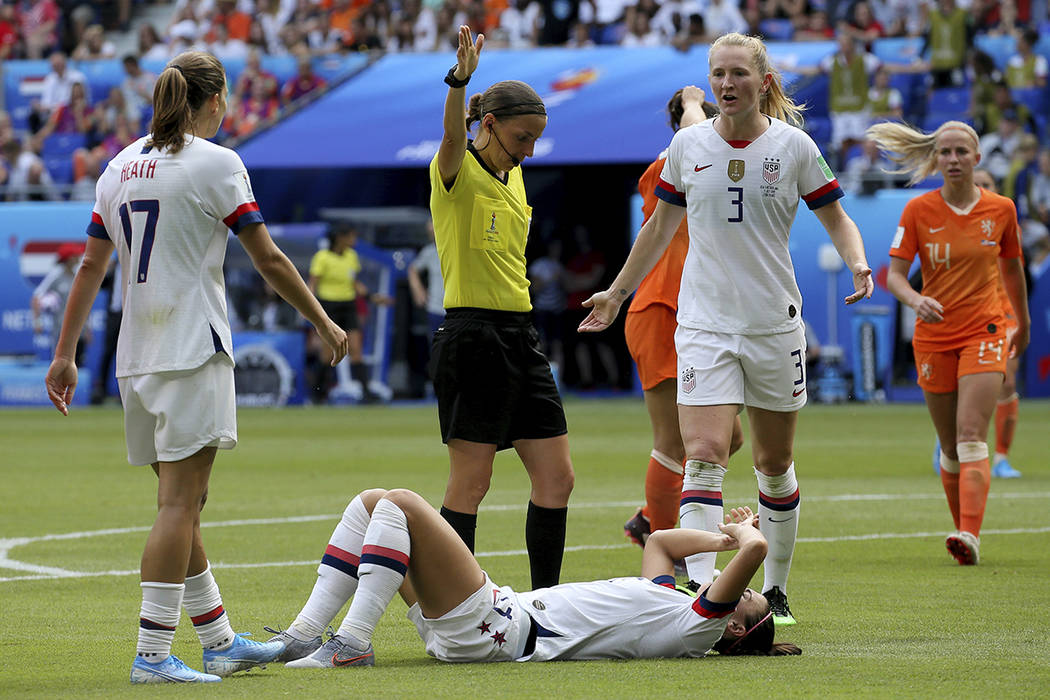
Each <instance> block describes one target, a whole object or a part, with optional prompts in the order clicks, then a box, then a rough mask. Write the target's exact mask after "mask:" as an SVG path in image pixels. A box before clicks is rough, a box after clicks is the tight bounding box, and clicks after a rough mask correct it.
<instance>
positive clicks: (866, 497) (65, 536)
mask: <svg viewBox="0 0 1050 700" xmlns="http://www.w3.org/2000/svg"><path fill="white" fill-rule="evenodd" d="M1047 497H1050V493H1048V492H1018V493H992V494H989V498H994V499H996V500H999V499H1004V500H1010V499H1031V498H1047ZM942 498H944V495H943V494H916V493H912V494H841V495H836V496H812V497H809V498H805V499H804V500H805V501H806V502H807V503H812V502H838V501H891V500H939V499H942ZM726 500H732V499H726ZM741 500H747V499H746V498H745V499H741ZM631 506H637V502H636V501H619V502H607V503H574V504H572V508H573V509H602V508H628V507H631ZM523 509H524V508H523V507H522V506H521V505H491V506H481V508H480V510H481V511H486V512H500V511H515V510H523ZM340 515H341V514H338V513H337V514H334V515H301V516H291V517H285V518H253V519H246V520H226V521H221V522H211V523H208V522H205V523H201V527H202V528H211V527H242V526H245V525H284V524H287V523H305V522H317V521H322V520H336V519H338V518H339V517H340ZM151 527H152V526H140V527H124V528H109V529H105V530H85V531H82V532H67V533H60V534H49V535H40V536H36V537H14V538H0V569H13V570H15V571H25V572H26V573H27V575H24V576H6V577H0V583H7V582H11V581H35V580H51V579H59V578H88V577H97V576H130V575H132V574H137V573H139V570H138V569H129V570H109V571H72V570H69V569H61V568H57V567H51V566H40V565H36V564H30V563H27V562H22V561H19V560H17V559H12V558H10V557H9V556H8V555H9V553H10V551H11V550H12V549H14V548H15V547H22V546H25V545H29V544H33V543H36V542H52V541H57V540H75V539H83V538H87V537H104V536H107V535H124V534H129V533H134V532H149V530H150V529H151ZM1044 532H1050V526H1047V527H1038V528H1013V529H1002V530H993V529H985V530H983V531H982V533H981V534H982V535H1019V534H1039V533H1044ZM943 535H944V533H943V532H898V533H893V532H876V533H869V534H863V535H839V536H835V537H800V538H798V543H799V544H804V543H832V542H858V541H866V540H884V539H916V538H922V537H940V536H943ZM633 546H635V545H633V544H612V545H609V544H606V545H574V546H569V547H566V548H565V551H566V552H579V551H594V550H602V549H622V548H627V547H633ZM527 553H528V552H527V551H526V550H524V549H512V550H504V551H495V552H478V553H477V556H478V557H510V556H523V555H526V554H527ZM315 564H317V560H316V559H313V560H307V561H279V562H258V563H241V564H226V563H222V562H215V563H213V566H214V567H215V568H216V569H258V568H267V567H287V566H312V565H315Z"/></svg>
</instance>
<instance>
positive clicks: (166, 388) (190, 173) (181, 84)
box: [46, 51, 347, 683]
mask: <svg viewBox="0 0 1050 700" xmlns="http://www.w3.org/2000/svg"><path fill="white" fill-rule="evenodd" d="M153 105H154V117H153V132H152V133H151V134H150V135H148V136H145V137H143V138H140V139H138V140H137V141H135V142H134V143H132V144H131V145H130V146H128V147H127V148H125V149H124V150H123V151H121V152H120V154H118V155H117V156H116V157H115V158H114V159H113V160H111V161H110V163H109V166H108V167H107V168H106V171H105V173H103V175H102V177H100V178H99V181H98V185H97V186H96V192H95V199H96V201H95V207H94V211H93V212H92V214H91V223H90V224H89V225H88V229H87V233H88V239H87V250H86V252H85V256H84V262H83V264H82V265H81V267H80V270H79V271H78V272H77V276H76V279H75V280H74V282H73V289H72V292H71V293H70V296H69V302H68V305H67V306H66V313H65V319H64V320H63V323H62V333H61V336H60V337H59V341H58V347H57V348H56V350H55V359H54V360H53V361H52V363H51V367H50V368H49V369H48V372H47V379H46V383H47V392H48V396H49V397H50V399H51V401H52V402H53V403H54V404H55V407H56V408H58V410H59V411H61V412H62V413H63V415H68V413H69V404H70V402H71V401H72V400H73V393H74V391H75V390H76V385H77V368H76V364H75V363H74V361H73V353H74V349H75V346H76V340H77V338H78V337H80V330H81V328H83V326H84V323H85V321H86V320H87V316H88V313H89V312H90V310H91V304H92V302H93V301H94V299H95V295H96V294H97V293H98V289H99V285H100V284H101V282H102V278H103V277H104V276H105V273H106V266H107V263H108V261H109V258H110V256H111V255H112V253H113V248H114V245H116V246H117V248H118V255H119V257H120V264H121V269H122V272H123V275H122V277H123V279H124V280H127V282H126V283H125V285H124V289H123V294H124V315H123V318H122V320H121V326H120V338H119V340H118V343H117V370H116V374H117V380H118V383H119V384H120V396H121V399H122V401H123V404H124V431H125V435H126V439H127V447H128V461H129V462H130V463H131V464H150V465H152V466H153V470H154V472H156V474H157V477H158V479H159V483H158V487H157V519H156V520H155V521H154V523H153V529H152V530H151V531H150V534H149V537H148V539H147V540H146V547H145V551H144V552H143V554H142V584H141V587H142V607H141V611H140V614H139V636H138V645H137V650H136V651H137V653H136V655H135V659H134V662H133V664H132V667H131V682H132V683H178V682H215V681H219V680H221V678H220V676H226V675H229V674H231V673H234V672H236V671H240V670H242V669H246V668H250V667H251V666H256V665H259V664H262V663H266V662H267V661H272V660H273V659H274V658H276V657H277V656H278V655H279V654H280V653H281V652H282V651H283V650H284V645H283V644H281V643H259V642H253V641H251V640H248V639H246V638H244V637H242V636H240V635H236V634H234V632H233V630H232V629H231V627H230V621H229V618H228V617H227V615H226V612H225V610H224V608H223V605H222V597H221V596H220V594H219V588H218V586H217V585H216V583H215V579H214V577H213V576H212V573H211V567H210V566H209V565H208V558H207V556H206V554H205V552H204V545H203V542H202V540H201V532H200V511H201V509H202V508H203V507H204V502H205V500H206V498H207V495H208V478H209V475H210V474H211V468H212V463H213V461H214V459H215V451H216V449H231V448H233V447H234V445H236V444H237V416H236V402H235V397H234V382H233V359H232V353H233V346H232V342H231V333H230V323H229V319H228V318H227V315H226V289H225V284H224V281H223V276H222V262H223V258H224V257H225V254H226V242H227V237H228V235H229V233H228V231H230V230H232V231H233V232H234V233H235V234H237V236H238V239H239V240H240V242H241V245H243V246H244V247H245V249H246V250H247V251H248V255H249V256H250V257H251V260H252V263H253V264H254V265H255V268H256V269H257V270H258V271H259V273H260V274H262V276H263V278H264V279H265V280H266V281H267V282H268V283H269V284H270V285H271V286H272V287H273V288H274V289H275V290H276V291H277V292H278V293H279V294H280V295H281V296H282V297H284V298H285V299H286V300H287V301H288V302H289V303H290V304H291V305H292V306H294V307H295V308H296V309H297V310H298V311H299V312H300V313H302V314H303V315H304V316H305V317H306V318H307V319H309V321H310V322H311V323H313V324H314V326H316V327H317V329H318V332H319V333H320V334H321V338H322V339H323V340H324V342H325V344H326V345H328V347H329V348H330V349H331V352H332V355H333V362H336V361H338V360H339V359H341V358H342V357H343V356H344V355H345V354H346V350H347V340H346V334H345V333H344V332H343V331H342V330H341V329H340V328H339V327H338V326H337V325H336V324H335V323H333V322H332V320H331V319H329V318H328V316H327V315H325V312H324V311H323V310H322V309H321V306H320V304H318V302H317V300H316V299H315V298H314V296H313V295H312V294H311V293H310V290H309V289H307V287H306V283H305V282H303V279H302V277H300V275H299V273H298V271H297V270H296V269H295V266H294V265H292V263H291V261H289V260H288V258H287V257H286V256H285V255H284V253H282V252H281V251H280V250H279V249H278V248H277V246H276V245H274V242H273V240H272V239H271V238H270V234H269V233H268V232H267V230H266V226H265V224H264V223H263V218H262V215H261V214H260V213H259V206H258V205H257V204H256V203H255V198H254V196H253V195H252V189H251V184H250V182H249V180H248V172H247V171H246V170H245V168H244V164H243V163H242V162H241V159H240V158H239V157H238V156H237V154H236V153H234V152H233V151H231V150H229V149H227V148H223V147H221V146H217V145H215V144H213V143H210V142H209V141H207V140H206V139H209V138H212V137H213V136H215V134H216V132H217V131H218V129H219V125H220V124H221V123H222V119H223V116H224V114H225V113H226V71H225V69H224V68H223V66H222V64H221V63H220V62H219V61H218V59H216V58H215V57H214V56H212V55H210V54H207V53H203V52H199V51H188V52H185V53H182V54H179V55H178V56H176V57H175V58H174V59H172V61H171V63H169V64H168V66H167V68H165V69H164V71H163V72H162V73H161V74H160V77H159V78H158V79H157V83H156V86H155V88H154V92H153ZM180 608H185V609H186V613H187V614H188V615H189V617H190V619H191V620H192V621H193V626H194V629H195V630H196V632H197V634H198V636H199V638H200V641H201V644H202V645H203V646H204V658H203V664H204V671H205V673H201V672H199V671H195V670H193V669H191V668H188V667H187V666H186V665H185V664H183V663H182V662H181V661H180V660H179V659H178V658H176V657H174V656H172V655H171V643H172V638H173V637H174V635H175V626H176V625H177V624H178V621H179V615H180Z"/></svg>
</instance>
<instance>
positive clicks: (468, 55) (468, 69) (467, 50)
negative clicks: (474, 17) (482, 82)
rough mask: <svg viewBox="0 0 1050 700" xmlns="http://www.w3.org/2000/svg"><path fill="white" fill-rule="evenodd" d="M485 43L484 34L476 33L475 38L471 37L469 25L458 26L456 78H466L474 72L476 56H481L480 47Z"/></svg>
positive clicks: (476, 65)
mask: <svg viewBox="0 0 1050 700" xmlns="http://www.w3.org/2000/svg"><path fill="white" fill-rule="evenodd" d="M484 45H485V35H484V34H478V36H477V39H473V38H471V35H470V27H468V26H467V25H465V24H463V25H460V27H459V46H458V47H456V72H455V77H456V79H457V80H466V79H467V78H469V77H470V76H471V75H473V74H474V70H475V69H476V68H477V67H478V58H479V57H480V56H481V47H483V46H484Z"/></svg>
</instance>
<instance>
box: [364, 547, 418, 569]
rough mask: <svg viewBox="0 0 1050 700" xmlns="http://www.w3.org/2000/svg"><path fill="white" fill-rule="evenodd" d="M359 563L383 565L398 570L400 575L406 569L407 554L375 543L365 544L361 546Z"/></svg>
mask: <svg viewBox="0 0 1050 700" xmlns="http://www.w3.org/2000/svg"><path fill="white" fill-rule="evenodd" d="M361 563H362V564H375V565H376V566H383V567H386V568H388V569H391V570H393V571H396V572H398V573H399V574H401V575H402V576H404V575H405V572H406V571H408V555H407V554H405V553H404V552H399V551H397V550H396V549H390V548H389V547H380V546H379V545H375V544H366V545H365V546H364V547H362V548H361Z"/></svg>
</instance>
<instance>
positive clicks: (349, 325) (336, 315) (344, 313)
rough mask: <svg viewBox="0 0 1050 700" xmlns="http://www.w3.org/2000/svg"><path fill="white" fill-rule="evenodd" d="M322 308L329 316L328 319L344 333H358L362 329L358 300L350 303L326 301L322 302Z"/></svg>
mask: <svg viewBox="0 0 1050 700" xmlns="http://www.w3.org/2000/svg"><path fill="white" fill-rule="evenodd" d="M320 302H321V308H322V309H324V312H325V313H326V314H328V318H330V319H332V320H333V321H334V322H335V325H337V326H339V327H340V328H342V329H343V330H344V331H356V330H357V329H358V328H360V327H361V322H360V321H358V319H357V300H356V299H352V300H350V301H325V300H324V299H321V300H320Z"/></svg>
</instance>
